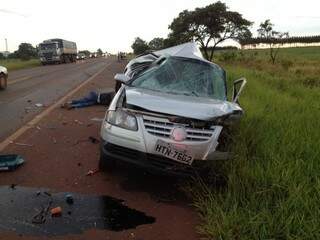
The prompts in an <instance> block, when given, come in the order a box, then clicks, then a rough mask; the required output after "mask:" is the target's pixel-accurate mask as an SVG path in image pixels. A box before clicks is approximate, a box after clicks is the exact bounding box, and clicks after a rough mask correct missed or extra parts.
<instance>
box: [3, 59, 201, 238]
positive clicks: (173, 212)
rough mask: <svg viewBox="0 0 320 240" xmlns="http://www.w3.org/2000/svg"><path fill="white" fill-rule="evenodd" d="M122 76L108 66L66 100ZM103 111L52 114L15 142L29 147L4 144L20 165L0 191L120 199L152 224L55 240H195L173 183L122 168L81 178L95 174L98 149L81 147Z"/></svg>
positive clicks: (194, 220) (185, 204) (187, 206)
mask: <svg viewBox="0 0 320 240" xmlns="http://www.w3.org/2000/svg"><path fill="white" fill-rule="evenodd" d="M122 70H123V64H121V63H117V62H114V63H112V64H111V65H110V66H108V67H107V68H106V70H104V71H103V72H102V73H101V74H100V75H98V76H97V77H96V78H95V79H93V80H92V81H91V82H89V83H88V84H87V85H86V86H84V87H83V88H82V89H80V90H79V91H78V92H77V93H76V94H75V95H74V96H73V97H72V98H78V97H82V96H84V95H86V94H87V93H88V92H89V91H91V90H97V89H105V88H113V87H114V81H113V76H114V74H115V73H117V72H121V71H122ZM105 110H106V107H103V106H93V107H88V108H82V109H76V110H65V109H60V108H56V109H54V110H53V111H52V112H51V113H50V114H49V115H47V116H46V117H44V118H43V119H42V120H41V121H40V123H39V124H38V125H37V126H36V127H34V128H31V129H29V130H27V131H26V132H25V133H24V134H23V135H22V136H20V137H19V138H18V139H17V140H16V142H19V143H27V144H31V145H33V146H32V147H30V146H17V145H14V144H10V145H9V146H8V147H7V148H6V149H5V150H4V151H3V153H14V154H20V155H22V156H23V157H24V158H25V159H26V163H25V164H24V165H23V166H21V167H20V168H18V169H17V170H16V171H14V172H1V173H0V175H1V176H0V183H1V185H2V186H5V185H11V184H17V185H18V186H26V187H35V188H40V187H42V188H49V189H51V190H52V191H56V192H72V193H82V194H88V195H108V196H111V197H114V198H118V199H122V200H124V204H125V205H126V206H129V207H130V208H133V209H137V210H139V211H142V212H144V213H145V214H147V215H149V216H153V217H154V218H155V219H156V221H155V223H153V224H145V225H140V226H138V227H137V228H135V229H134V228H132V229H128V230H124V231H110V230H97V229H95V228H92V229H89V230H85V231H84V233H82V234H73V235H63V236H59V237H57V239H161V240H164V239H186V240H187V239H198V238H199V235H198V234H197V233H196V229H195V227H196V225H197V224H198V217H197V214H196V212H195V211H194V209H193V208H192V207H191V202H190V201H188V200H187V198H186V197H184V196H183V194H182V193H181V192H180V191H179V190H178V188H179V187H178V185H179V184H178V181H177V180H176V179H171V178H170V179H168V178H167V177H162V176H153V175H150V174H146V173H144V172H143V171H140V170H136V169H132V168H129V167H128V166H123V167H121V168H119V169H118V170H117V171H115V172H112V173H102V172H98V173H96V174H94V175H92V176H86V173H87V172H88V171H89V170H94V169H97V167H98V160H99V144H94V143H92V142H90V141H86V140H87V139H88V137H90V136H91V137H94V138H97V139H99V129H100V125H101V122H99V121H92V119H94V118H96V119H101V118H103V117H104V114H105ZM0 199H1V197H0ZM0 202H1V200H0ZM21 204H22V205H23V202H21ZM74 204H75V205H76V204H77V203H76V202H75V203H74ZM17 211H18V210H17ZM32 215H33V213H32V210H30V216H31V217H32ZM83 217H85V216H83ZM57 221H58V220H57ZM9 237H10V239H15V238H17V239H29V238H30V239H43V238H44V237H43V236H38V237H37V236H25V235H23V234H22V235H19V234H16V233H12V232H8V233H4V232H2V233H0V239H8V238H9ZM50 239H53V238H50Z"/></svg>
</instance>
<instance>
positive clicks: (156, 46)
mask: <svg viewBox="0 0 320 240" xmlns="http://www.w3.org/2000/svg"><path fill="white" fill-rule="evenodd" d="M149 48H150V49H151V50H160V49H163V48H164V39H163V38H159V37H156V38H154V39H152V40H151V41H150V42H149Z"/></svg>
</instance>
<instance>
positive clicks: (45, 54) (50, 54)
mask: <svg viewBox="0 0 320 240" xmlns="http://www.w3.org/2000/svg"><path fill="white" fill-rule="evenodd" d="M52 55H53V54H52V53H51V52H48V53H44V54H43V56H44V57H45V58H46V59H47V60H51V59H52Z"/></svg>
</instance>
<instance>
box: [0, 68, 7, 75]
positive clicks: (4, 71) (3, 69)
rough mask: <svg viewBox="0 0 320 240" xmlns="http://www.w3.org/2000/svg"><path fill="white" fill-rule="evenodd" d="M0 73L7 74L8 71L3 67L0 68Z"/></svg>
mask: <svg viewBox="0 0 320 240" xmlns="http://www.w3.org/2000/svg"><path fill="white" fill-rule="evenodd" d="M0 73H4V74H8V71H7V69H6V68H5V67H2V66H0Z"/></svg>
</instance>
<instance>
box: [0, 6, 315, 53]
mask: <svg viewBox="0 0 320 240" xmlns="http://www.w3.org/2000/svg"><path fill="white" fill-rule="evenodd" d="M213 2H215V1H212V0H211V1H209V0H136V1H132V0H116V1H110V0H89V1H88V0H87V1H83V0H55V1H52V0H50V1H49V0H28V1H24V0H0V29H1V30H0V51H4V50H5V40H4V39H5V38H7V39H8V47H9V51H11V52H12V51H14V50H16V49H17V48H18V45H19V44H20V43H21V42H28V43H31V44H33V45H34V46H35V45H37V44H39V43H40V42H42V41H43V40H45V39H50V38H63V39H66V40H70V41H75V42H76V43H77V46H78V50H84V49H88V50H90V51H96V50H97V49H98V48H101V49H102V50H103V51H107V52H111V53H116V52H118V51H126V52H128V51H132V49H131V47H130V46H131V44H132V42H133V41H134V38H135V37H138V36H139V37H141V38H142V39H144V40H146V41H150V40H151V39H153V38H154V37H166V36H167V34H168V33H169V30H168V25H169V24H170V23H171V22H172V20H173V19H174V18H175V17H176V16H177V15H178V14H179V12H181V11H183V10H184V9H188V10H193V9H194V8H196V7H204V6H206V5H208V4H210V3H213ZM222 2H225V3H226V4H227V6H228V7H229V9H230V10H232V11H238V12H239V13H241V14H242V15H243V17H245V18H246V19H248V20H250V21H253V22H255V24H254V25H253V26H252V29H251V30H252V32H253V33H256V29H257V27H258V25H259V24H260V23H261V22H262V21H264V20H266V19H271V22H272V23H274V25H275V29H276V30H279V31H288V32H289V34H290V35H291V36H300V35H320V1H319V0H304V1H300V0H268V1H261V0H225V1H223V0H222Z"/></svg>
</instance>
